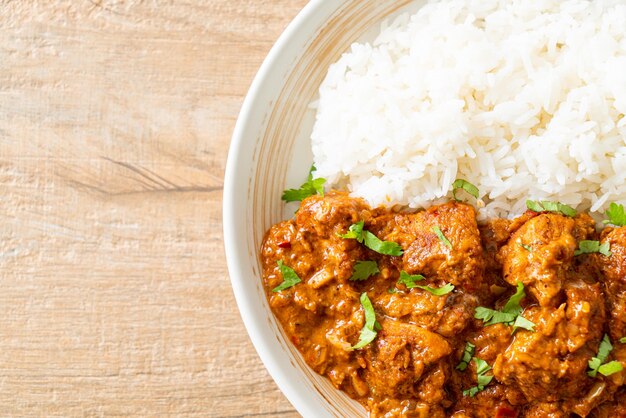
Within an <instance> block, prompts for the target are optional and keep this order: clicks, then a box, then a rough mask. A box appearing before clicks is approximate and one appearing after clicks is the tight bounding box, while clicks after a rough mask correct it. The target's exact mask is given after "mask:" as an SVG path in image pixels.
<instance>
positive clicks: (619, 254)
mask: <svg viewBox="0 0 626 418" xmlns="http://www.w3.org/2000/svg"><path fill="white" fill-rule="evenodd" d="M601 242H602V243H603V244H604V243H607V242H608V243H609V244H610V251H611V256H610V257H605V256H603V255H601V254H594V255H593V257H594V258H595V261H596V263H597V264H598V265H599V266H600V269H601V270H602V273H603V274H604V278H603V282H604V283H603V285H604V289H605V294H606V298H607V305H608V306H607V307H608V312H609V335H610V337H611V340H612V341H617V340H619V339H620V338H623V337H626V227H622V228H617V229H613V228H606V229H605V230H604V231H602V239H601Z"/></svg>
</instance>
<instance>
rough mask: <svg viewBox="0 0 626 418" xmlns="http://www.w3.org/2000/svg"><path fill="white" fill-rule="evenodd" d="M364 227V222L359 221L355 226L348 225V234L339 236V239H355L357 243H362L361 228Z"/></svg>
mask: <svg viewBox="0 0 626 418" xmlns="http://www.w3.org/2000/svg"><path fill="white" fill-rule="evenodd" d="M364 227H365V222H363V221H360V222H357V223H355V224H352V225H350V228H348V232H347V233H345V234H339V236H340V237H341V238H345V239H355V240H357V241H359V242H363V228H364Z"/></svg>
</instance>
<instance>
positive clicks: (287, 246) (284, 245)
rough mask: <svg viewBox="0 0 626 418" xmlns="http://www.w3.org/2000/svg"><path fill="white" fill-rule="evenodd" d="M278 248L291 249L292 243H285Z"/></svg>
mask: <svg viewBox="0 0 626 418" xmlns="http://www.w3.org/2000/svg"><path fill="white" fill-rule="evenodd" d="M278 246H279V247H280V248H291V242H290V241H283V242H281V243H279V244H278Z"/></svg>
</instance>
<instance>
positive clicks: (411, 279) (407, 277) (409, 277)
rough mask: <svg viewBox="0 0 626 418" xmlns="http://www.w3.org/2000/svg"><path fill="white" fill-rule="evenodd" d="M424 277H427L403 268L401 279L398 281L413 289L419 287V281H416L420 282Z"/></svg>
mask: <svg viewBox="0 0 626 418" xmlns="http://www.w3.org/2000/svg"><path fill="white" fill-rule="evenodd" d="M424 279H425V277H424V276H422V275H421V274H409V273H407V272H406V271H404V270H402V271H401V272H400V279H399V280H398V283H400V284H403V285H405V286H406V287H407V288H408V289H413V288H414V287H417V283H415V282H419V281H421V280H424Z"/></svg>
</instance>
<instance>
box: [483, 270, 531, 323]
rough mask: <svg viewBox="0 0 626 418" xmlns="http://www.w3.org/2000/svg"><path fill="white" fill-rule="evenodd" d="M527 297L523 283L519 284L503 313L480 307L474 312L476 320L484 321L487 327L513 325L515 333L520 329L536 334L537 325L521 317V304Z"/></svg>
mask: <svg viewBox="0 0 626 418" xmlns="http://www.w3.org/2000/svg"><path fill="white" fill-rule="evenodd" d="M525 297H526V292H524V284H523V283H521V282H517V289H516V291H515V293H514V294H513V295H512V296H511V297H510V298H509V300H508V301H507V302H506V305H504V308H502V310H501V311H496V310H494V309H489V308H485V307H483V306H479V307H477V308H476V310H475V312H474V318H476V319H482V320H483V322H484V323H485V326H489V325H493V324H498V323H504V324H507V325H512V326H513V332H515V331H516V330H517V329H518V328H524V329H527V330H529V331H533V332H534V331H535V328H534V327H535V324H534V323H533V322H531V321H529V320H527V319H526V318H523V317H522V316H521V313H522V311H523V309H522V306H521V305H520V302H521V301H522V299H524V298H525ZM519 318H521V319H519Z"/></svg>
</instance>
